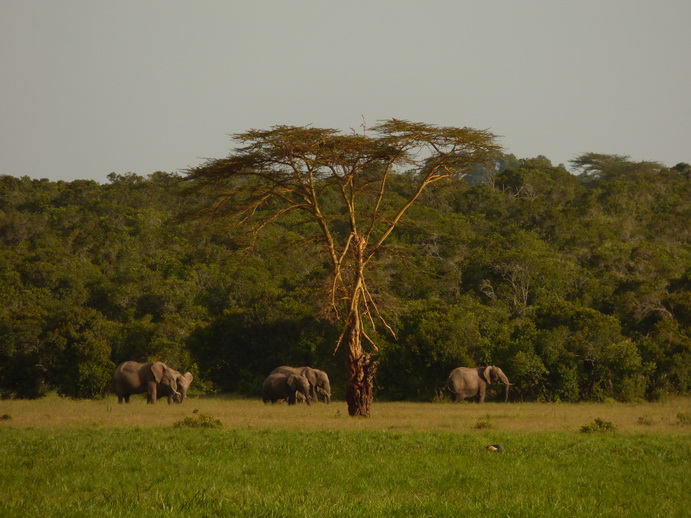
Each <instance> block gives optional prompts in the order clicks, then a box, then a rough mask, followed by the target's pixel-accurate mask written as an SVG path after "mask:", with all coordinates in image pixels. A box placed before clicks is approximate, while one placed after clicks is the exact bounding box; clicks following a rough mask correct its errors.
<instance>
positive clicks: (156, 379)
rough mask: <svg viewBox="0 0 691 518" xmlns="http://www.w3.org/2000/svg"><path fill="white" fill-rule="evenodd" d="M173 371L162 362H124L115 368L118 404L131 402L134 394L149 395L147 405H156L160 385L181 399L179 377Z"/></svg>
mask: <svg viewBox="0 0 691 518" xmlns="http://www.w3.org/2000/svg"><path fill="white" fill-rule="evenodd" d="M175 372H176V371H174V370H173V369H171V368H170V367H168V366H167V365H166V364H164V363H161V362H149V363H138V362H133V361H127V362H123V363H121V364H120V365H118V366H117V367H116V368H115V374H114V376H113V377H114V379H115V393H116V394H117V396H118V403H122V402H123V401H124V402H125V403H129V402H130V396H131V395H132V394H143V393H144V392H146V393H147V403H150V404H154V403H156V399H158V397H157V396H158V386H159V384H162V385H166V386H168V387H169V389H170V391H171V392H172V395H173V396H174V397H180V393H179V392H178V383H177V377H176V375H175Z"/></svg>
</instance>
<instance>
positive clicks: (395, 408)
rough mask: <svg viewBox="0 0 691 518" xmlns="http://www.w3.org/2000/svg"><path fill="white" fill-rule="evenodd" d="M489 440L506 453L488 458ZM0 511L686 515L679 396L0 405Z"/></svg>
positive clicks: (690, 429)
mask: <svg viewBox="0 0 691 518" xmlns="http://www.w3.org/2000/svg"><path fill="white" fill-rule="evenodd" d="M496 444H501V445H502V446H503V449H504V451H503V452H500V451H488V450H487V449H486V447H487V446H489V445H496ZM0 448H1V451H2V452H3V455H2V456H0V473H2V476H0V495H2V498H0V516H10V517H14V516H22V517H26V516H51V517H62V516H65V517H67V516H70V517H71V516H118V517H120V516H142V515H147V516H169V515H171V514H173V515H176V516H281V517H282V516H285V517H297V516H367V517H369V516H372V517H377V516H440V517H441V516H458V515H461V514H462V513H463V514H465V515H470V516H480V515H482V516H510V517H519V516H641V517H651V516H665V517H674V516H689V512H690V509H691V500H690V499H689V476H690V475H691V399H689V398H670V399H667V400H666V401H663V402H657V403H615V402H607V403H578V404H558V403H510V404H504V403H485V404H483V405H477V404H473V403H463V404H451V403H390V402H378V401H376V400H375V402H374V403H373V405H372V416H371V417H370V418H366V419H365V418H351V417H349V416H348V415H347V408H346V405H345V403H344V402H334V403H332V404H330V405H325V404H322V403H319V404H313V405H311V406H306V405H304V404H302V405H296V406H293V407H289V406H288V405H285V404H277V405H264V404H263V403H261V402H260V401H259V400H249V399H234V398H222V397H201V396H199V397H194V396H192V397H190V398H189V399H188V400H187V401H186V402H185V403H183V404H181V405H171V406H169V405H167V404H165V402H164V401H160V402H159V403H158V404H156V405H146V403H145V401H144V399H143V398H133V400H132V402H131V403H130V404H128V405H118V404H117V401H116V399H115V398H114V397H113V396H111V397H107V398H106V399H103V400H98V401H75V400H70V399H63V398H58V397H57V396H49V397H47V398H44V399H41V400H36V401H26V400H16V401H10V400H5V401H0Z"/></svg>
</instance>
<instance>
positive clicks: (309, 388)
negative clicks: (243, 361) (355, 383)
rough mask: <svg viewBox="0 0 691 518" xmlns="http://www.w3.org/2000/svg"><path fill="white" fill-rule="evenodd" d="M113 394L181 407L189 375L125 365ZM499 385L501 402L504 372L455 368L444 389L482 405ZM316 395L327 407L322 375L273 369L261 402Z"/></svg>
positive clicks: (327, 384)
mask: <svg viewBox="0 0 691 518" xmlns="http://www.w3.org/2000/svg"><path fill="white" fill-rule="evenodd" d="M114 378H115V393H116V394H117V396H118V403H122V402H125V403H129V401H130V395H132V394H143V393H144V392H146V393H147V402H148V403H151V404H153V403H156V400H158V399H160V398H163V397H165V398H167V399H168V404H171V403H172V402H173V401H175V402H176V403H182V402H183V401H184V400H185V398H186V397H187V391H188V389H189V388H190V385H191V384H192V379H193V377H192V374H191V373H190V372H186V373H185V374H181V373H180V372H178V371H176V370H175V369H172V368H170V367H168V366H167V365H166V364H164V363H162V362H149V363H137V362H133V361H126V362H123V363H121V364H120V365H118V366H117V368H116V369H115V374H114ZM493 381H500V382H502V383H504V384H505V385H506V396H505V401H508V399H509V387H510V385H511V383H509V379H508V378H507V377H506V375H505V374H504V372H503V371H502V370H501V369H500V368H499V367H495V366H493V365H489V366H487V367H475V368H468V367H458V368H456V369H454V370H453V371H451V374H449V377H448V379H447V382H446V383H447V387H448V388H449V390H450V391H451V394H452V399H453V401H454V402H456V403H457V402H459V401H461V400H463V399H465V398H467V397H472V398H475V401H477V402H478V403H482V402H484V400H485V393H486V391H487V385H489V384H491V383H492V382H493ZM319 395H321V397H322V400H323V401H324V402H325V403H331V384H330V382H329V376H328V375H327V374H326V372H324V371H322V370H319V369H313V368H312V367H289V366H287V365H283V366H281V367H276V368H275V369H274V370H273V371H271V373H270V374H269V375H268V376H267V378H266V379H265V380H264V383H263V385H262V401H263V402H264V403H268V402H271V403H276V402H278V401H287V402H288V404H289V405H294V404H296V403H297V402H298V401H305V402H306V403H307V404H308V405H309V404H311V403H312V402H316V401H319Z"/></svg>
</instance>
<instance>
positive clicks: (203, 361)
mask: <svg viewBox="0 0 691 518" xmlns="http://www.w3.org/2000/svg"><path fill="white" fill-rule="evenodd" d="M573 166H574V168H575V169H576V170H577V171H578V173H579V174H571V173H570V172H569V171H567V170H566V169H565V168H564V167H563V166H554V165H552V164H551V163H550V161H549V160H547V159H546V158H544V157H538V158H531V159H517V158H515V157H513V156H510V155H507V156H503V158H502V159H501V160H497V161H495V163H494V165H493V166H492V167H478V168H477V169H476V170H474V171H473V172H472V173H471V174H468V175H466V176H465V177H464V178H459V179H455V180H453V181H449V182H443V183H439V184H435V185H433V186H431V187H430V188H429V189H427V190H426V191H425V193H424V194H423V196H422V197H421V199H420V200H419V202H418V203H416V205H415V206H414V207H413V208H411V210H410V212H409V213H408V214H407V217H406V219H405V220H404V221H402V222H401V224H400V225H399V226H398V227H397V228H396V230H395V232H394V233H393V235H392V236H391V239H390V242H389V243H388V244H387V246H386V248H385V250H384V252H382V253H381V254H380V255H379V256H378V257H377V264H376V269H375V270H374V276H373V277H371V278H370V289H371V290H372V296H373V297H374V298H375V299H376V300H377V303H378V309H379V310H380V311H381V312H382V313H383V314H385V315H386V321H387V322H388V323H389V325H390V326H391V330H392V331H393V333H394V334H391V333H389V332H386V330H380V333H379V334H378V335H377V339H378V343H379V357H378V361H379V365H380V366H379V371H378V374H377V377H376V380H375V387H376V394H377V398H385V399H393V400H420V401H430V400H434V399H439V398H441V397H448V392H446V393H445V391H444V387H445V384H446V377H447V375H448V373H449V372H450V371H451V370H452V369H453V368H455V367H457V366H461V365H466V366H474V365H487V364H494V365H499V366H501V367H502V369H503V370H504V372H505V373H506V374H507V376H508V377H509V379H510V380H511V382H512V384H513V386H512V389H511V399H513V400H537V401H579V400H603V399H605V398H614V399H617V400H622V401H630V400H638V399H641V398H645V399H659V398H662V397H665V395H667V394H673V393H688V391H689V388H690V386H691V246H690V245H691V166H689V165H688V164H683V163H682V164H678V165H676V166H674V167H672V168H667V167H664V166H662V165H660V164H658V163H655V162H634V161H631V160H630V159H629V158H628V157H623V156H616V155H597V154H593V153H589V154H585V155H582V156H580V157H578V158H577V159H575V160H574V161H573ZM108 178H109V182H108V183H107V184H99V183H97V182H95V181H87V180H78V181H73V182H51V181H48V180H36V179H31V178H28V177H23V178H16V177H13V176H0V237H1V240H0V299H1V304H0V395H1V396H2V397H3V398H37V397H41V396H43V395H45V394H46V393H47V392H48V391H57V392H58V393H59V394H61V395H63V396H67V397H74V398H93V397H102V396H103V395H105V394H106V393H109V392H112V389H113V387H112V374H113V369H114V367H115V366H116V365H117V364H118V363H120V362H122V361H124V360H138V361H147V360H154V359H155V360H161V361H164V362H166V363H167V364H169V365H171V366H172V367H174V368H176V369H178V370H180V371H182V372H184V371H187V370H190V371H191V372H192V373H193V374H194V376H195V382H194V385H193V389H196V390H200V391H204V392H214V391H220V392H233V393H237V394H240V395H248V396H253V397H257V396H258V395H259V390H260V386H261V382H262V380H263V379H264V377H265V376H266V375H267V374H268V372H269V371H271V370H272V369H273V368H274V367H276V366H277V365H283V364H292V365H312V366H314V367H318V368H321V369H323V370H326V371H327V372H328V373H329V375H330V377H331V380H332V387H333V390H334V397H335V398H339V396H340V397H341V398H342V395H343V392H342V391H343V385H344V377H345V372H344V361H345V360H344V357H343V352H342V351H341V350H338V351H336V353H334V346H335V343H336V342H337V340H338V336H339V333H340V329H339V328H338V326H337V325H336V324H335V323H334V322H333V321H331V320H330V319H329V318H328V316H327V315H325V313H324V310H323V309H324V305H325V301H324V300H323V298H324V295H323V285H324V283H325V282H327V281H326V277H327V273H326V270H325V265H324V262H323V258H321V257H320V256H319V254H316V253H314V250H313V248H312V246H310V242H309V240H305V239H304V237H305V236H304V235H302V232H303V231H304V226H303V225H301V222H300V221H299V217H298V216H295V217H293V218H290V217H289V218H284V219H282V220H281V221H276V222H272V224H271V225H267V227H266V228H265V229H264V232H262V233H261V234H260V235H258V237H257V239H256V240H255V241H253V242H252V243H251V245H252V246H248V243H247V239H246V236H242V235H239V234H238V233H237V232H236V231H235V230H233V229H231V228H229V227H228V226H226V225H224V221H223V219H222V218H219V219H206V218H199V217H193V214H194V213H195V210H196V208H197V207H199V206H201V205H204V204H205V203H207V202H208V199H205V198H204V197H205V196H208V194H204V192H202V191H199V192H196V191H191V190H189V189H188V183H189V182H188V180H187V178H186V177H185V176H184V175H177V174H170V173H163V172H158V173H154V174H152V175H150V176H148V177H141V176H138V175H136V174H127V175H117V174H111V175H110V176H109V177H108ZM409 182H410V177H409V176H408V175H406V174H404V173H402V174H399V175H397V177H396V179H395V185H394V189H393V191H392V194H391V195H395V194H396V191H397V190H398V191H399V192H401V193H405V192H406V190H408V189H410V183H409ZM296 244H297V246H296ZM373 325H374V324H373ZM375 327H376V326H375ZM499 393H501V395H503V391H502V388H501V387H499V388H498V389H497V392H496V393H495V394H494V397H495V398H497V397H499V396H497V394H499ZM489 399H492V397H491V396H490V398H489Z"/></svg>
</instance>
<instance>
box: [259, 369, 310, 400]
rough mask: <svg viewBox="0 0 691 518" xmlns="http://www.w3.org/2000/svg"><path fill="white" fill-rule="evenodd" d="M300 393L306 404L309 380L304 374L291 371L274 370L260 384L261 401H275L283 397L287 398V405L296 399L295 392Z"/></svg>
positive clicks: (308, 398)
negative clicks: (300, 374)
mask: <svg viewBox="0 0 691 518" xmlns="http://www.w3.org/2000/svg"><path fill="white" fill-rule="evenodd" d="M298 393H299V394H301V395H302V396H303V397H304V398H305V401H306V402H307V404H308V405H309V404H310V401H311V400H312V397H311V396H310V382H309V381H307V378H305V377H304V376H299V375H295V374H291V373H281V372H276V373H272V374H269V376H268V377H267V378H266V379H265V380H264V385H263V386H262V401H263V402H264V403H268V402H269V401H271V402H272V403H275V402H276V401H280V400H283V399H287V400H288V404H289V405H294V404H295V403H296V401H297V398H296V394H298Z"/></svg>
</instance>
